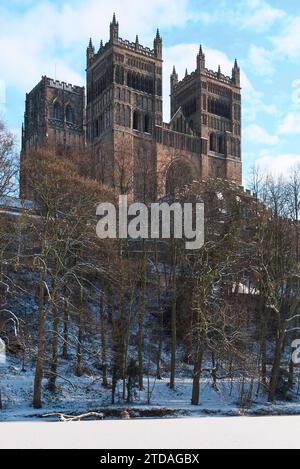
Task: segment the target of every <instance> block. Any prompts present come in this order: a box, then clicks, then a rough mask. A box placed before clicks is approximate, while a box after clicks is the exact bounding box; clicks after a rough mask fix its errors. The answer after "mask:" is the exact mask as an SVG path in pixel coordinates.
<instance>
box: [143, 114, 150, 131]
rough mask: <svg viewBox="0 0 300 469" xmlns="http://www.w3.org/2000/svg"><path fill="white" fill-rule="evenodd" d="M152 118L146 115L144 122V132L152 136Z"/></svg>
mask: <svg viewBox="0 0 300 469" xmlns="http://www.w3.org/2000/svg"><path fill="white" fill-rule="evenodd" d="M150 124H151V123H150V116H149V115H148V114H146V115H145V121H144V131H145V133H146V134H151V125H150Z"/></svg>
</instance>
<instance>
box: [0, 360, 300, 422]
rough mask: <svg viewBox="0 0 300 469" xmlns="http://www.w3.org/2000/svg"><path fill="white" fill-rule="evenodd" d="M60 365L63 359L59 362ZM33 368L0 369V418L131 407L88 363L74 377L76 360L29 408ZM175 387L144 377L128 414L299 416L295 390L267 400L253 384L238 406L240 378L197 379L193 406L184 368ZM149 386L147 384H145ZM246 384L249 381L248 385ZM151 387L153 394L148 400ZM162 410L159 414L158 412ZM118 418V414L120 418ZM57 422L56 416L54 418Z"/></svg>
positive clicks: (14, 363)
mask: <svg viewBox="0 0 300 469" xmlns="http://www.w3.org/2000/svg"><path fill="white" fill-rule="evenodd" d="M62 363H63V362H62ZM33 370H34V368H33V367H31V366H29V365H27V366H26V371H25V372H24V371H22V367H21V365H20V360H19V359H16V358H9V359H8V361H7V364H6V367H5V368H1V369H0V387H1V391H2V401H3V410H2V411H0V422H9V421H25V422H28V421H36V422H39V421H40V420H41V418H42V416H43V415H44V414H49V413H64V414H72V415H79V414H82V413H86V412H89V411H95V412H107V410H108V411H109V412H110V410H111V409H113V410H114V411H116V410H117V411H118V410H124V408H125V409H129V406H128V404H126V403H124V401H122V386H121V384H120V385H119V387H118V388H117V393H116V405H115V406H114V407H112V406H111V390H110V389H104V388H103V387H102V386H101V372H100V371H97V369H96V368H93V367H92V364H91V365H90V368H89V372H88V373H86V374H84V375H83V376H82V377H80V378H78V377H75V376H74V363H73V362H72V361H70V362H64V364H61V365H60V369H59V373H60V377H59V378H58V380H57V384H58V390H57V393H56V394H54V395H53V394H51V393H49V391H47V380H44V382H43V387H44V389H43V403H44V406H43V409H41V410H39V411H36V410H34V409H33V408H32V406H31V403H32V394H33V382H34V371H33ZM176 383H177V387H176V390H175V391H173V390H171V389H170V388H169V386H168V378H167V375H166V377H165V379H163V380H162V381H155V380H154V378H150V379H149V383H148V380H147V377H145V381H144V384H145V391H143V392H139V391H136V395H135V399H134V404H133V405H132V406H130V407H131V408H130V409H129V410H130V417H131V418H132V419H139V418H141V417H148V418H151V417H163V416H164V417H166V418H174V417H179V418H181V419H182V418H185V417H190V418H197V417H208V416H210V417H217V416H218V417H224V416H226V417H237V416H244V415H246V416H252V417H255V416H269V415H277V416H278V415H300V398H299V396H297V395H296V394H295V395H294V399H293V401H292V402H290V403H286V402H285V403H280V402H277V403H276V404H275V405H270V404H268V403H267V396H266V394H265V393H264V392H263V391H262V390H261V389H260V392H259V393H257V385H256V384H254V386H253V390H252V398H253V400H254V402H253V403H252V404H251V406H248V407H241V405H240V403H239V399H240V395H241V386H242V382H241V381H240V380H236V381H234V382H230V380H228V379H224V380H218V382H217V389H215V388H214V387H213V383H212V379H211V378H210V377H206V378H203V379H202V380H201V383H202V384H201V402H200V405H199V406H196V407H195V406H192V405H191V393H192V372H191V370H190V372H189V370H188V369H187V368H185V369H184V370H183V369H182V370H180V371H178V376H177V381H176ZM148 386H149V387H148ZM245 386H246V388H245V389H247V386H248V387H249V386H250V383H248V384H247V383H246V385H245ZM149 391H150V394H151V397H150V402H149V401H148V396H149ZM160 411H161V413H160ZM112 417H114V418H117V417H118V415H116V414H115V415H113V414H110V415H106V414H105V419H106V418H112ZM119 417H120V416H119ZM52 420H53V421H57V420H58V418H56V417H55V418H52Z"/></svg>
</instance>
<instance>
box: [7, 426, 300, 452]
mask: <svg viewBox="0 0 300 469" xmlns="http://www.w3.org/2000/svg"><path fill="white" fill-rule="evenodd" d="M299 429H300V417H268V418H267V417H265V418H244V417H243V418H231V419H229V418H227V419H224V418H207V419H198V418H195V419H178V420H131V421H118V422H116V421H101V422H77V423H49V424H45V423H32V424H28V423H21V424H20V423H0V448H1V449H3V448H6V449H9V448H18V449H29V448H43V449H47V448H50V449H56V448H57V449H60V448H61V449H65V448H71V449H108V448H109V449H111V450H113V449H124V450H125V451H124V455H126V449H147V448H148V449H153V448H155V449H223V448H224V449H299V448H300V435H299Z"/></svg>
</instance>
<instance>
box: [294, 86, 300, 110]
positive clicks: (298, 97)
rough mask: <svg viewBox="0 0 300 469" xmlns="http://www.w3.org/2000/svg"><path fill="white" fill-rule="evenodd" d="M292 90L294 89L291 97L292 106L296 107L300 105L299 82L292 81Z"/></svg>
mask: <svg viewBox="0 0 300 469" xmlns="http://www.w3.org/2000/svg"><path fill="white" fill-rule="evenodd" d="M292 88H293V89H294V91H293V95H292V101H293V104H295V105H296V106H298V105H300V80H299V79H298V80H294V81H293V83H292Z"/></svg>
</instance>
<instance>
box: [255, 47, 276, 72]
mask: <svg viewBox="0 0 300 469" xmlns="http://www.w3.org/2000/svg"><path fill="white" fill-rule="evenodd" d="M272 58H273V57H272V53H271V52H270V51H268V50H266V49H265V48H264V47H258V46H255V45H252V46H251V47H250V51H249V64H250V67H251V70H252V71H253V72H254V73H255V74H256V75H261V76H267V75H272V74H273V73H274V67H273V64H272Z"/></svg>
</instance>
